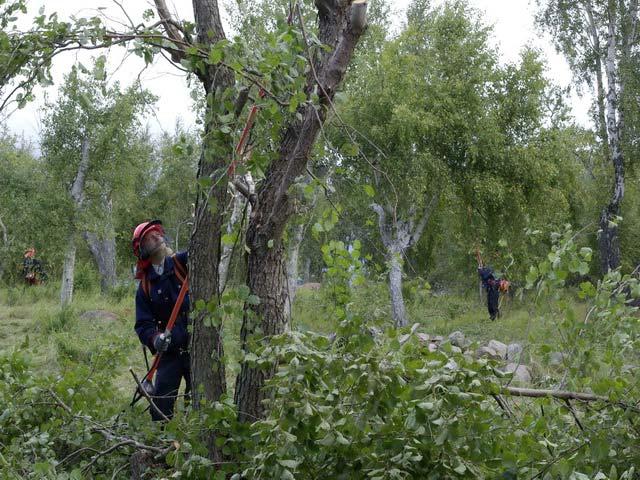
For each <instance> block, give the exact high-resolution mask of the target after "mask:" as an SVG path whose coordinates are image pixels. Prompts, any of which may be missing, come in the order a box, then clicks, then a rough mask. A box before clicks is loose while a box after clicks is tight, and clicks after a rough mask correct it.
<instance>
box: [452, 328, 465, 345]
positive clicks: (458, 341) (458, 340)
mask: <svg viewBox="0 0 640 480" xmlns="http://www.w3.org/2000/svg"><path fill="white" fill-rule="evenodd" d="M449 341H450V342H451V345H454V346H456V347H460V348H465V347H466V346H467V339H466V338H465V336H464V333H462V332H461V331H459V330H457V331H455V332H453V333H451V334H450V335H449Z"/></svg>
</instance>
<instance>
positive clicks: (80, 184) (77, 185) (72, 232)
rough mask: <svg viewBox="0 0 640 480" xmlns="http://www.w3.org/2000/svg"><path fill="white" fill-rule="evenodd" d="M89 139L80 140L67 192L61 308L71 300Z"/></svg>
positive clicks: (87, 164) (87, 167)
mask: <svg viewBox="0 0 640 480" xmlns="http://www.w3.org/2000/svg"><path fill="white" fill-rule="evenodd" d="M89 146H90V144H89V137H88V136H86V135H85V137H84V138H83V139H82V153H81V158H80V164H79V165H78V173H77V174H76V178H75V180H74V181H73V185H72V186H71V191H70V192H69V193H70V195H71V198H72V200H73V203H74V208H73V212H72V213H71V224H70V226H69V236H68V237H67V248H66V250H65V255H64V265H63V266H62V281H61V283H60V304H61V306H62V307H65V306H67V305H69V304H70V303H71V301H72V299H73V277H74V271H75V265H76V231H77V226H76V222H77V215H78V213H79V212H80V210H81V209H82V204H83V203H84V184H85V179H86V177H87V170H89Z"/></svg>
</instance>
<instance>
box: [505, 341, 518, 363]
mask: <svg viewBox="0 0 640 480" xmlns="http://www.w3.org/2000/svg"><path fill="white" fill-rule="evenodd" d="M521 354H522V345H520V344H519V343H510V344H509V345H507V356H506V360H508V361H512V362H513V361H516V362H517V361H518V360H520V355H521Z"/></svg>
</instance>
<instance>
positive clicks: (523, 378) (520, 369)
mask: <svg viewBox="0 0 640 480" xmlns="http://www.w3.org/2000/svg"><path fill="white" fill-rule="evenodd" d="M504 372H505V373H513V379H512V380H511V381H512V383H516V384H521V385H529V384H530V383H531V372H530V371H529V367H528V366H526V365H518V364H517V363H509V364H508V365H507V366H506V367H505V369H504Z"/></svg>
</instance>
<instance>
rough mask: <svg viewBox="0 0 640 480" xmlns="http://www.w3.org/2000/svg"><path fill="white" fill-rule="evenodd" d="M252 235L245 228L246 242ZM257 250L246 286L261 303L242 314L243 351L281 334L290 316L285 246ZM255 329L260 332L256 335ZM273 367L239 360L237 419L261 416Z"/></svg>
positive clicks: (236, 396) (252, 232) (241, 338)
mask: <svg viewBox="0 0 640 480" xmlns="http://www.w3.org/2000/svg"><path fill="white" fill-rule="evenodd" d="M254 236H255V232H254V231H251V230H249V231H247V240H248V241H250V239H252V238H254ZM252 252H253V250H252ZM256 253H258V254H257V255H249V256H248V262H249V263H248V274H249V278H248V285H249V288H250V289H251V292H252V293H253V294H254V295H257V296H258V297H259V298H260V304H259V305H256V306H253V308H251V309H247V311H246V313H245V316H244V319H243V322H242V328H241V330H240V341H241V343H242V350H243V351H244V352H250V351H252V350H254V348H255V347H256V346H257V344H258V343H259V342H261V341H263V340H267V339H268V337H270V336H272V335H277V334H280V333H283V332H284V331H285V330H286V328H287V327H288V324H289V319H290V315H289V314H290V312H289V303H288V290H287V274H286V273H287V272H286V265H285V255H284V246H283V245H282V243H281V242H279V243H278V245H274V246H273V247H269V246H268V245H264V249H263V250H262V251H260V252H256ZM256 329H258V330H259V331H260V334H259V335H258V334H256V333H257V332H256ZM254 334H255V335H254ZM275 368H276V366H275V364H274V365H271V366H270V367H269V368H267V369H259V368H256V367H253V366H249V364H247V363H246V362H243V363H242V369H241V372H240V375H239V376H238V380H237V384H236V390H235V402H236V405H237V406H238V418H239V420H240V421H242V422H253V421H254V420H257V419H260V418H262V417H263V416H264V413H265V409H264V405H263V403H262V401H263V400H264V399H265V398H266V396H267V395H268V392H265V391H264V390H263V389H262V386H263V385H264V381H265V380H266V379H269V378H271V377H272V376H273V374H274V373H275Z"/></svg>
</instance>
